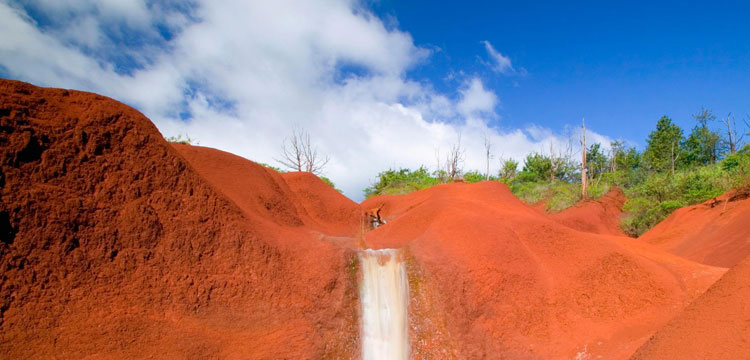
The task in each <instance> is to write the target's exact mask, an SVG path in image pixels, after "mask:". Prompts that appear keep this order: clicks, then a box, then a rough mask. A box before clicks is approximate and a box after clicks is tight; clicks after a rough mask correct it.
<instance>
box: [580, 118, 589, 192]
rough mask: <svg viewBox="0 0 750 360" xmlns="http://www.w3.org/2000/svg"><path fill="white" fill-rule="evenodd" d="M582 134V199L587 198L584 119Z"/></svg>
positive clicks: (584, 120)
mask: <svg viewBox="0 0 750 360" xmlns="http://www.w3.org/2000/svg"><path fill="white" fill-rule="evenodd" d="M581 124H582V126H583V134H582V136H581V197H583V198H584V199H585V198H586V197H587V196H588V188H587V184H586V178H587V176H586V119H581Z"/></svg>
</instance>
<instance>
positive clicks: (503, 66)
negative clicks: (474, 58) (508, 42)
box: [482, 40, 514, 74]
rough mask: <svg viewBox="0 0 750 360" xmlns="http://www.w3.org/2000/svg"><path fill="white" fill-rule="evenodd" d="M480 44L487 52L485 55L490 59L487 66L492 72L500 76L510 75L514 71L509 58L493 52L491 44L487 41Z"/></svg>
mask: <svg viewBox="0 0 750 360" xmlns="http://www.w3.org/2000/svg"><path fill="white" fill-rule="evenodd" d="M482 44H484V48H485V50H487V55H489V57H490V63H489V64H488V65H489V66H490V67H491V68H492V70H494V71H496V72H499V73H501V74H507V73H512V72H513V71H514V70H513V64H511V62H510V58H509V57H507V56H505V55H503V54H501V53H500V52H499V51H497V50H495V48H494V47H493V46H492V44H490V42H489V41H487V40H484V41H482Z"/></svg>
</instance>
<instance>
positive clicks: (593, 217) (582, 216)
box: [549, 187, 627, 236]
mask: <svg viewBox="0 0 750 360" xmlns="http://www.w3.org/2000/svg"><path fill="white" fill-rule="evenodd" d="M626 200H627V198H626V197H625V193H623V192H622V190H621V189H620V188H618V187H613V188H611V189H610V190H609V192H608V193H606V194H605V195H604V196H602V197H600V198H598V199H591V200H586V201H581V202H579V203H578V204H576V205H574V206H572V207H570V208H568V209H565V210H563V211H560V212H556V213H552V214H549V216H550V217H551V218H553V219H555V220H557V222H559V223H561V224H563V225H565V226H567V227H570V228H573V229H576V230H580V231H585V232H590V233H594V234H607V235H619V236H625V233H624V232H623V231H622V229H620V216H621V215H622V206H623V205H624V204H625V201H626Z"/></svg>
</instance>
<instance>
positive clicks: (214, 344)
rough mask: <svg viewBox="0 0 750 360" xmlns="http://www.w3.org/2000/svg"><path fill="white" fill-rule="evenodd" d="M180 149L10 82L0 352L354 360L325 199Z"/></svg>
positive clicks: (102, 106) (150, 129) (346, 293)
mask: <svg viewBox="0 0 750 360" xmlns="http://www.w3.org/2000/svg"><path fill="white" fill-rule="evenodd" d="M181 152H183V153H184V154H185V155H187V156H186V157H189V158H190V159H192V160H194V161H193V162H192V163H190V162H189V161H187V160H186V159H185V158H184V157H183V156H182V155H180V153H178V152H177V151H176V150H174V149H173V148H172V147H171V146H170V145H169V144H167V143H166V142H165V141H164V139H163V138H162V136H161V134H159V132H158V131H157V130H156V128H155V127H154V126H153V124H151V122H150V121H149V120H148V119H146V118H145V117H143V115H141V114H140V113H138V112H137V111H135V110H133V109H131V108H129V107H127V106H125V105H123V104H120V103H118V102H116V101H113V100H111V99H108V98H105V97H102V96H98V95H95V94H89V93H82V92H76V91H66V90H59V89H43V88H37V87H34V86H31V85H28V84H25V83H21V82H16V81H7V80H3V81H0V154H2V158H1V160H2V163H1V168H0V169H1V173H0V179H2V180H1V181H0V186H2V190H0V196H1V197H2V202H1V203H0V357H2V358H7V359H44V358H61V359H63V358H64V359H83V358H111V359H134V358H135V359H142V358H159V359H191V358H193V359H217V358H221V359H247V358H254V359H280V358H287V359H312V358H315V359H317V358H350V357H356V356H357V354H358V351H359V350H358V346H359V345H358V344H359V341H358V325H357V317H358V315H357V312H358V305H357V302H356V297H357V279H356V273H352V271H351V263H352V261H355V259H356V254H355V253H354V252H353V251H351V250H349V249H346V248H343V247H339V246H336V245H334V244H333V242H331V241H327V240H321V239H320V238H321V235H320V233H319V232H323V231H326V230H327V229H328V227H326V225H327V224H318V225H320V226H319V227H318V226H317V225H313V224H311V225H309V226H308V224H307V223H306V216H305V215H304V214H303V210H310V209H308V206H315V205H314V204H315V199H305V200H304V201H299V202H298V201H296V200H295V199H296V196H297V195H295V193H294V192H293V190H291V187H289V186H288V185H287V184H286V182H285V181H284V180H283V179H282V178H281V177H280V176H279V175H278V174H273V173H271V172H268V171H266V170H264V169H263V168H261V167H260V166H258V165H255V164H252V163H250V162H249V161H246V160H242V159H239V158H237V157H233V156H230V155H227V154H225V153H219V152H216V151H211V150H196V151H195V152H192V151H190V149H181ZM203 157H205V158H210V161H211V163H210V164H209V163H207V162H201V161H200V159H201V158H203ZM235 167H236V168H237V171H236V172H229V173H225V171H231V169H233V168H235ZM214 170H216V171H214ZM306 186H310V187H311V188H313V189H315V190H314V191H316V192H317V193H319V194H320V196H321V199H323V200H324V201H329V200H330V198H331V197H333V198H338V199H337V200H335V201H332V203H334V204H336V205H335V206H334V208H336V207H338V208H336V209H339V210H331V211H353V209H356V208H357V205H356V204H354V203H350V204H348V205H346V204H343V203H344V201H343V200H342V199H341V196H340V195H339V194H337V193H336V192H335V191H334V190H333V189H331V188H328V189H330V190H328V191H327V192H328V194H326V190H325V189H324V188H320V186H319V184H317V183H316V182H315V181H306V180H305V179H300V180H299V181H297V182H296V183H295V185H294V188H295V189H297V191H298V192H300V190H304V189H305V187H306ZM353 223H354V222H352V221H350V222H342V223H337V224H336V226H335V230H336V231H335V233H334V234H333V235H336V236H340V235H342V234H349V233H351V232H352V231H356V229H355V228H353V227H352V224H353Z"/></svg>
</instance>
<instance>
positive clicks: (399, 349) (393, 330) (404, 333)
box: [359, 249, 409, 360]
mask: <svg viewBox="0 0 750 360" xmlns="http://www.w3.org/2000/svg"><path fill="white" fill-rule="evenodd" d="M359 260H360V264H361V268H362V273H363V274H364V278H363V279H362V283H361V284H360V287H359V294H360V299H361V301H362V359H364V360H406V359H408V358H409V324H408V320H407V308H408V305H409V283H408V279H407V277H406V265H405V264H404V261H403V259H401V258H400V252H399V251H398V250H394V249H383V250H364V251H362V252H360V253H359Z"/></svg>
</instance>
